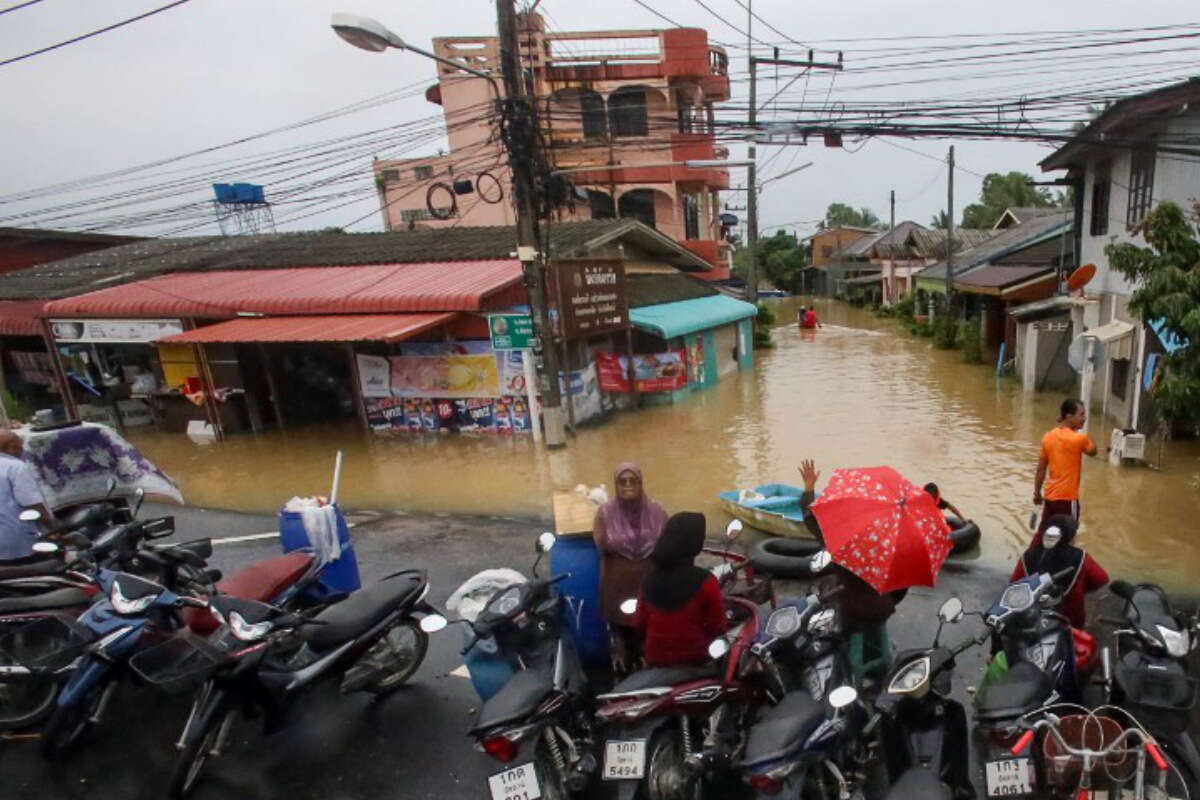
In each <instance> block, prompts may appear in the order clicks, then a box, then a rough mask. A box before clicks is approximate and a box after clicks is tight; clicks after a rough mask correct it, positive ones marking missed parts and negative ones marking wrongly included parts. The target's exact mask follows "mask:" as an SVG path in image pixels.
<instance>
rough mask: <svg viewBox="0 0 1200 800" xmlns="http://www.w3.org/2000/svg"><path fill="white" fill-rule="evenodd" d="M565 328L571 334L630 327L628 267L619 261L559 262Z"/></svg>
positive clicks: (571, 335) (557, 267)
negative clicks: (626, 295) (626, 294)
mask: <svg viewBox="0 0 1200 800" xmlns="http://www.w3.org/2000/svg"><path fill="white" fill-rule="evenodd" d="M555 269H556V272H557V276H558V280H559V281H560V282H561V291H560V292H559V295H560V297H561V298H562V319H563V328H564V331H565V333H566V335H567V337H568V338H574V337H577V336H594V335H595V334H598V333H608V332H610V331H616V330H622V329H624V328H627V327H629V306H628V304H627V301H626V298H625V269H624V267H623V265H622V263H621V262H620V261H599V262H595V261H587V262H578V263H576V262H570V261H567V262H559V263H558V264H557V265H556V268H555Z"/></svg>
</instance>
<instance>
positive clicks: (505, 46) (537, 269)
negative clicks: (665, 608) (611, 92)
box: [496, 0, 570, 448]
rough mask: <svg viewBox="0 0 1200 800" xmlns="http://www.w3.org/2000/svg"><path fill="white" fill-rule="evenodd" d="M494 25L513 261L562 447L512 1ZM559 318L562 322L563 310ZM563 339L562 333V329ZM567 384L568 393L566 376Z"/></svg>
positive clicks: (545, 411) (533, 110) (530, 121)
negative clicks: (513, 213) (513, 215)
mask: <svg viewBox="0 0 1200 800" xmlns="http://www.w3.org/2000/svg"><path fill="white" fill-rule="evenodd" d="M496 24H497V27H498V29H499V33H500V71H501V77H502V78H503V80H504V92H505V95H506V97H505V99H504V100H503V101H502V103H503V106H504V107H503V108H502V110H501V131H502V133H501V137H502V138H503V140H504V144H505V146H506V147H507V149H508V165H509V169H510V170H511V171H512V180H513V199H514V201H515V204H516V209H517V257H518V258H519V259H520V260H521V270H522V272H524V273H525V286H526V288H527V289H528V292H529V310H530V312H531V313H532V316H533V330H534V334H535V338H534V342H535V345H536V346H535V347H534V350H533V352H534V353H535V358H538V359H540V360H541V365H540V366H541V369H539V373H540V376H541V382H542V386H541V390H542V421H543V427H544V428H545V433H546V446H547V447H552V448H553V447H563V446H565V445H566V443H567V442H566V428H565V425H564V421H563V408H562V394H561V392H560V391H559V383H558V376H559V363H558V352H557V350H556V349H555V348H554V341H553V340H554V329H553V327H552V326H551V323H550V311H549V307H548V305H547V293H546V280H545V277H546V270H545V267H544V264H545V260H544V259H545V256H546V254H545V253H539V252H538V225H537V206H536V204H535V202H534V198H535V192H536V188H535V184H534V175H533V157H534V152H535V148H536V147H538V139H537V124H538V123H537V105H536V103H532V102H530V101H529V100H528V98H527V97H526V95H525V80H524V74H523V71H522V69H521V59H520V50H519V45H518V42H517V14H516V10H515V9H514V7H513V0H496ZM559 320H560V322H561V321H562V320H563V315H562V313H561V309H560V312H559ZM563 335H564V336H565V335H566V330H565V329H564V330H563ZM564 366H565V365H564ZM567 382H568V386H567V390H568V394H569V392H570V385H569V384H570V378H569V376H568V379H567ZM531 413H533V412H532V410H531Z"/></svg>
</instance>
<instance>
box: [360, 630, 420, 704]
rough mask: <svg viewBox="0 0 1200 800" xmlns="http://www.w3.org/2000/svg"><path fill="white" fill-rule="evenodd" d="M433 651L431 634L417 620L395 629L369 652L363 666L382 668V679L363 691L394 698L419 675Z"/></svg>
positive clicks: (379, 678) (371, 683)
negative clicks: (416, 674)
mask: <svg viewBox="0 0 1200 800" xmlns="http://www.w3.org/2000/svg"><path fill="white" fill-rule="evenodd" d="M428 649H429V634H427V633H425V631H423V630H421V628H420V626H418V625H417V623H416V622H414V621H413V620H405V621H404V622H401V623H400V624H399V625H397V626H396V627H394V628H392V629H391V630H390V631H388V632H387V633H386V634H384V636H383V638H382V639H380V640H379V641H378V642H376V643H375V646H374V647H372V648H371V649H370V650H368V651H367V654H366V656H365V657H364V658H363V662H365V663H366V664H368V665H378V668H379V669H380V670H381V671H382V672H381V674H380V675H379V677H378V678H376V679H374V680H373V681H371V682H370V683H368V684H367V685H366V686H364V687H363V690H364V691H367V692H371V693H372V694H378V695H385V694H390V693H392V692H394V691H396V690H397V689H399V688H400V687H401V686H403V685H404V684H405V683H407V682H408V679H409V678H411V677H412V676H413V674H414V673H416V671H417V669H418V668H419V667H420V666H421V662H422V661H424V660H425V653H426V651H427V650H428Z"/></svg>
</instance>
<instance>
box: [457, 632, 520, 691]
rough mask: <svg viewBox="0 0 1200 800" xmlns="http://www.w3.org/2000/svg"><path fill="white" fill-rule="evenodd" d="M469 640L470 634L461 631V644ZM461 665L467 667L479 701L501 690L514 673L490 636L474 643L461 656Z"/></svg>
mask: <svg viewBox="0 0 1200 800" xmlns="http://www.w3.org/2000/svg"><path fill="white" fill-rule="evenodd" d="M470 640H471V634H470V633H469V632H468V631H463V644H464V645H465V644H466V643H467V642H469V641H470ZM463 663H464V664H466V665H467V672H468V673H469V674H470V676H471V685H472V686H474V687H475V693H476V694H478V695H479V699H481V700H490V699H491V697H492V695H494V694H495V693H496V692H498V691H500V690H501V689H503V688H504V684H506V683H508V681H509V679H510V678H512V676H513V672H514V670H513V666H512V664H510V663H509V661H508V659H507V658H506V657H505V656H504V654H503V653H501V652H500V649H499V647H497V646H496V640H495V639H493V638H491V637H490V636H489V637H488V638H486V639H479V640H478V641H476V642H475V644H474V645H472V647H471V649H470V650H468V651H467V652H466V654H465V655H464V656H463Z"/></svg>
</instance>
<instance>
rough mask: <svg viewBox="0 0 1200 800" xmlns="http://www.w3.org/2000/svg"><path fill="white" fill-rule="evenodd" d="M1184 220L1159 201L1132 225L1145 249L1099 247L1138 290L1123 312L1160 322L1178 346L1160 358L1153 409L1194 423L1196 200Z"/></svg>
mask: <svg viewBox="0 0 1200 800" xmlns="http://www.w3.org/2000/svg"><path fill="white" fill-rule="evenodd" d="M1192 211H1193V220H1191V221H1189V220H1188V218H1187V216H1186V215H1185V214H1184V211H1183V209H1182V208H1180V207H1179V206H1177V205H1176V204H1174V203H1162V204H1161V205H1159V206H1158V207H1157V208H1155V209H1154V210H1153V211H1151V212H1150V213H1149V214H1147V215H1146V218H1145V219H1144V220H1142V222H1141V223H1140V224H1139V225H1138V227H1137V231H1136V232H1138V233H1141V234H1142V236H1143V237H1145V239H1146V243H1147V244H1149V245H1150V246H1149V247H1139V246H1138V245H1135V244H1133V243H1131V242H1122V243H1119V244H1117V243H1113V244H1110V245H1109V246H1108V247H1106V248H1105V249H1104V252H1105V254H1106V255H1107V256H1108V260H1109V263H1110V264H1111V265H1112V267H1113V269H1115V270H1117V271H1118V272H1120V273H1121V274H1122V275H1124V276H1125V278H1126V280H1128V281H1129V282H1130V283H1132V284H1134V285H1135V286H1137V287H1138V288H1137V289H1135V290H1134V292H1133V295H1132V296H1131V297H1130V299H1129V310H1130V312H1132V313H1133V314H1136V315H1137V317H1138V318H1139V319H1141V320H1142V322H1150V321H1151V320H1155V321H1157V320H1162V325H1163V328H1162V333H1163V334H1164V338H1167V337H1168V336H1173V337H1175V339H1176V340H1177V341H1179V342H1183V343H1184V346H1183V347H1181V348H1179V349H1178V350H1176V351H1175V352H1174V353H1172V354H1170V355H1168V356H1167V357H1166V370H1165V372H1164V373H1162V375H1161V376H1160V379H1159V380H1158V382H1157V384H1158V389H1157V393H1156V394H1155V396H1154V401H1155V407H1156V408H1157V409H1158V411H1159V414H1161V416H1162V418H1163V419H1164V420H1166V421H1167V422H1168V423H1175V424H1190V425H1193V426H1194V425H1197V424H1200V344H1198V343H1200V241H1197V236H1198V235H1200V226H1198V225H1196V223H1195V220H1196V219H1200V203H1198V204H1196V205H1195V206H1194V207H1193V209H1192Z"/></svg>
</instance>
